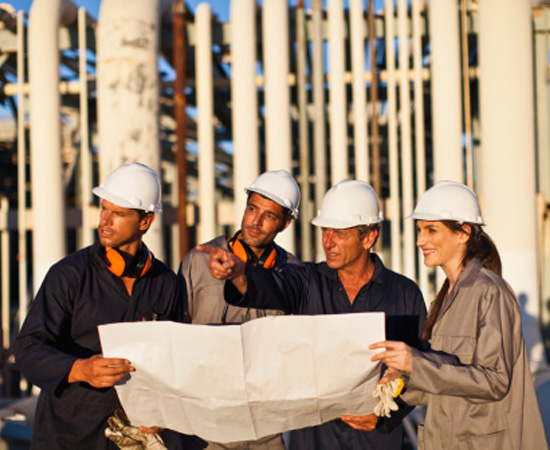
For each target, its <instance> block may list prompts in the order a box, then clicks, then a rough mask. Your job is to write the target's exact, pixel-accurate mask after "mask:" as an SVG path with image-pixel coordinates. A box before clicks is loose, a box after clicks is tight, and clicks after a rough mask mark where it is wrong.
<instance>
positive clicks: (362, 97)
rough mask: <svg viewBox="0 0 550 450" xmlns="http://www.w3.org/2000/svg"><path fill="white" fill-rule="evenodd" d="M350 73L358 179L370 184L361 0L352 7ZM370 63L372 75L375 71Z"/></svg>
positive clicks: (350, 13) (356, 174) (350, 17)
mask: <svg viewBox="0 0 550 450" xmlns="http://www.w3.org/2000/svg"><path fill="white" fill-rule="evenodd" d="M349 20H350V41H351V70H352V73H353V88H352V90H353V142H354V148H355V177H356V178H357V179H359V180H364V181H366V182H367V183H368V182H369V181H370V176H369V172H370V170H369V169H370V168H369V163H370V161H369V160H370V158H369V144H368V135H369V133H368V117H367V95H366V88H365V12H364V10H363V1H362V0H351V1H350V4H349ZM375 68H376V64H375V61H371V73H372V72H374V71H375Z"/></svg>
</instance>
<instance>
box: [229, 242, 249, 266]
mask: <svg viewBox="0 0 550 450" xmlns="http://www.w3.org/2000/svg"><path fill="white" fill-rule="evenodd" d="M230 245H231V250H232V251H233V253H234V254H235V255H237V257H238V258H239V259H240V260H241V261H244V262H245V263H249V262H250V261H252V255H251V254H250V248H249V247H248V245H246V244H245V243H244V242H243V241H241V240H240V239H235V240H234V241H233V242H231V243H230Z"/></svg>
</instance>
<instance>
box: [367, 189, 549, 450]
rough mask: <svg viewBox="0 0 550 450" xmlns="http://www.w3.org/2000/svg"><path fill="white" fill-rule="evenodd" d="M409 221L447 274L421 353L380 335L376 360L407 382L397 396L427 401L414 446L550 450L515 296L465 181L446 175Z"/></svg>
mask: <svg viewBox="0 0 550 450" xmlns="http://www.w3.org/2000/svg"><path fill="white" fill-rule="evenodd" d="M409 218H412V219H415V220H416V221H417V230H418V238H417V246H418V247H420V249H421V250H422V253H423V255H424V264H426V265H427V266H429V267H435V266H439V267H441V268H442V269H443V271H444V272H445V274H446V276H447V279H446V280H445V282H444V284H443V286H442V287H441V290H440V291H439V293H438V294H437V297H436V299H435V301H434V302H433V303H432V305H431V308H430V312H429V315H428V319H427V320H426V323H425V327H424V332H423V339H425V340H426V348H425V350H424V351H420V350H417V349H414V348H411V347H409V346H408V345H406V344H405V343H403V342H396V341H384V342H378V343H376V344H373V345H371V346H370V348H371V349H381V348H384V349H385V350H384V351H381V352H379V353H377V354H375V355H374V356H373V357H372V360H373V361H376V360H379V361H382V362H384V363H385V364H386V365H387V366H388V367H389V368H390V371H392V372H393V374H394V375H393V376H397V375H396V374H397V371H399V372H400V373H401V376H402V378H403V379H404V380H405V390H404V393H403V394H402V398H403V399H404V400H405V401H406V402H407V403H409V404H414V405H421V406H426V407H427V409H426V419H425V423H424V425H421V426H419V430H418V443H419V448H420V449H443V448H444V449H478V448H479V449H481V448H482V449H483V450H490V449H495V450H497V449H498V450H507V449H510V450H511V449H514V450H518V449H544V448H548V446H547V443H546V438H545V434H544V428H543V425H542V420H541V417H540V412H539V408H538V404H537V398H536V395H535V390H534V387H533V381H532V378H531V373H530V371H529V365H528V361H527V355H526V351H525V345H524V342H523V335H522V331H521V313H520V308H519V304H518V301H517V299H516V297H515V295H514V293H513V291H512V289H511V288H510V287H509V286H508V284H507V283H506V282H505V281H504V280H503V279H502V278H501V277H500V272H501V264H500V257H499V254H498V251H497V249H496V247H495V245H494V243H493V241H492V240H491V238H490V237H489V236H488V235H487V234H486V233H485V232H484V231H483V229H482V228H481V226H482V225H484V223H483V219H482V217H481V213H480V208H479V204H478V201H477V197H476V195H475V193H474V192H473V191H472V190H471V189H469V188H468V187H467V186H465V185H463V184H460V183H456V182H451V181H442V182H440V183H437V184H436V185H435V186H433V187H432V188H431V189H429V190H428V191H426V192H425V193H424V195H423V196H422V198H421V199H420V201H419V203H418V205H417V207H416V208H415V211H414V213H413V214H411V215H410V216H409Z"/></svg>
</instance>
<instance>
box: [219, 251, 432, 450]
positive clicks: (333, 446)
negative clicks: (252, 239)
mask: <svg viewBox="0 0 550 450" xmlns="http://www.w3.org/2000/svg"><path fill="white" fill-rule="evenodd" d="M370 257H371V258H372V261H373V262H374V264H375V266H374V273H373V275H372V278H371V280H370V281H369V282H368V283H367V284H365V285H364V286H363V287H361V289H360V290H359V293H358V294H357V296H356V298H355V299H354V301H353V303H351V302H350V300H349V298H348V296H347V293H346V290H345V289H344V286H343V285H342V283H341V282H340V279H339V278H338V272H337V270H335V269H331V268H329V267H328V266H327V264H326V263H324V262H323V263H318V264H314V263H305V264H304V265H303V266H292V267H289V268H288V269H285V270H283V271H282V272H275V271H268V270H265V269H262V268H258V267H252V266H250V265H247V266H246V277H247V291H246V293H245V295H244V296H242V295H241V294H240V293H239V292H238V291H237V290H236V289H235V287H234V286H233V284H232V283H226V286H225V298H226V301H227V302H228V303H230V304H233V305H235V306H245V307H254V308H270V309H273V308H276V309H281V310H283V311H285V312H287V313H292V314H315V315H317V314H344V313H354V312H372V311H383V312H385V313H386V337H387V339H391V340H401V341H405V342H407V343H408V344H409V345H413V346H415V347H417V346H418V345H419V342H420V341H419V336H420V331H421V329H422V326H423V325H424V321H425V319H426V306H425V304H424V299H423V297H422V293H421V292H420V289H418V286H417V285H416V284H415V283H414V282H413V281H411V280H409V279H408V278H405V277H404V276H402V275H399V274H397V273H395V272H393V271H391V270H389V269H387V268H386V267H384V264H383V263H382V261H381V260H380V258H379V257H378V256H377V255H374V254H371V255H370ZM411 409H412V408H410V407H403V408H402V409H401V410H400V411H399V413H397V414H395V413H394V414H393V416H392V418H391V419H381V420H380V421H379V423H378V425H377V427H376V429H375V430H373V431H370V432H366V431H359V430H355V429H353V428H351V427H350V426H349V425H347V424H346V423H344V422H342V421H341V420H340V419H336V420H333V421H330V422H327V423H324V424H322V425H319V426H316V427H310V428H304V429H301V430H295V431H292V432H291V438H290V448H291V450H398V449H401V448H402V447H403V427H402V425H401V419H402V417H404V416H405V415H406V414H407V413H408V412H409V411H410V410H411Z"/></svg>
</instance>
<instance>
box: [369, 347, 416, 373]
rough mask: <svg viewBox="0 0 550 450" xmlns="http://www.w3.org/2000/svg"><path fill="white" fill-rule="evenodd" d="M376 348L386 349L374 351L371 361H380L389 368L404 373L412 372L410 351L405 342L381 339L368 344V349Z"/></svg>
mask: <svg viewBox="0 0 550 450" xmlns="http://www.w3.org/2000/svg"><path fill="white" fill-rule="evenodd" d="M378 348H385V349H386V350H384V351H383V352H378V353H376V354H375V355H374V356H373V357H372V358H371V361H382V362H383V363H384V364H385V365H386V366H388V367H389V368H390V369H396V370H399V371H401V372H405V373H411V372H412V351H411V348H410V347H409V346H408V345H407V344H405V343H404V342H399V341H381V342H376V343H374V344H371V345H369V349H370V350H375V349H378Z"/></svg>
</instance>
